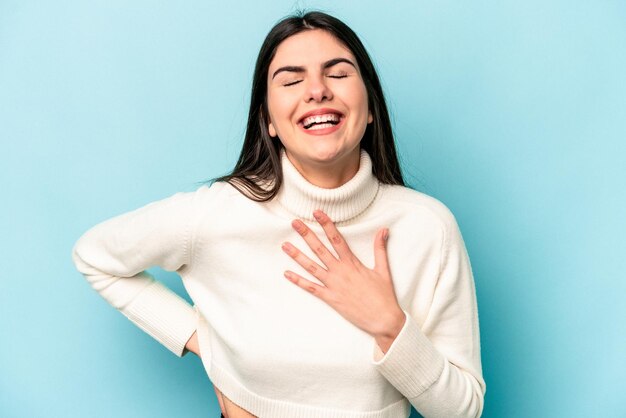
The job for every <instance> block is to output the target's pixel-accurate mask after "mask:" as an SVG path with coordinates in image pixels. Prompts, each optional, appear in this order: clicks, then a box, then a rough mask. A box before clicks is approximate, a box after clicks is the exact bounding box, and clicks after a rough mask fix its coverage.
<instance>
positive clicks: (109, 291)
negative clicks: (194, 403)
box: [72, 187, 205, 357]
mask: <svg viewBox="0 0 626 418" xmlns="http://www.w3.org/2000/svg"><path fill="white" fill-rule="evenodd" d="M204 188H205V187H204ZM201 190H202V188H201V189H198V191H196V192H190V193H182V192H181V193H176V194H174V195H172V196H170V197H168V198H166V199H163V200H160V201H157V202H152V203H150V204H148V205H146V206H143V207H141V208H139V209H136V210H134V211H131V212H128V213H125V214H122V215H119V216H117V217H114V218H111V219H109V220H106V221H104V222H102V223H100V224H98V225H96V226H94V227H92V228H91V229H89V230H88V231H87V232H85V233H84V234H83V235H82V236H81V237H80V239H79V240H78V241H77V242H76V244H75V245H74V248H73V254H72V257H73V260H74V264H75V265H76V268H77V269H78V270H79V271H80V272H81V273H82V274H83V275H84V276H85V278H86V279H87V282H88V283H89V284H90V285H91V286H92V288H93V289H94V290H96V291H97V292H98V293H99V294H100V295H101V296H102V297H103V298H104V299H105V300H106V301H107V302H108V303H109V304H111V305H112V306H113V307H115V308H116V309H118V310H119V311H120V312H122V314H124V315H125V316H126V317H127V318H128V319H130V320H131V321H132V322H133V323H134V324H135V325H137V326H138V327H139V328H141V329H142V330H144V331H145V332H146V333H148V334H149V335H150V336H152V337H153V338H155V339H156V340H157V341H159V342H160V343H161V344H163V345H164V346H165V347H166V348H168V349H169V350H170V351H172V352H173V353H174V354H176V355H177V356H179V357H182V355H183V354H184V353H185V352H186V351H185V350H184V347H185V344H186V343H187V341H188V340H189V338H190V337H191V335H192V334H193V332H194V331H195V327H196V320H195V311H194V309H193V307H192V306H191V305H189V304H188V303H187V302H186V301H185V300H184V299H183V298H181V297H180V296H178V295H177V294H176V293H174V292H173V291H171V290H170V289H168V288H167V287H166V286H164V285H163V284H161V283H160V282H158V281H156V280H154V278H153V277H152V276H151V275H150V274H149V273H147V272H146V271H144V270H146V269H148V268H150V267H152V266H159V267H161V268H163V269H165V270H168V271H176V270H178V269H180V268H181V267H183V266H185V265H187V264H188V263H189V262H190V260H191V248H190V246H191V227H192V225H191V222H192V219H193V217H194V216H193V212H194V203H195V200H196V199H198V194H199V193H200V191H201Z"/></svg>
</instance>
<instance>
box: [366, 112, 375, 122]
mask: <svg viewBox="0 0 626 418" xmlns="http://www.w3.org/2000/svg"><path fill="white" fill-rule="evenodd" d="M372 122H374V116H372V112H367V123H368V124H369V123H372Z"/></svg>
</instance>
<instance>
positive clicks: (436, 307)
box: [373, 217, 486, 418]
mask: <svg viewBox="0 0 626 418" xmlns="http://www.w3.org/2000/svg"><path fill="white" fill-rule="evenodd" d="M410 311H411V309H408V310H405V311H404V313H405V315H406V321H405V323H404V326H403V328H402V330H401V331H400V333H399V334H398V336H397V337H396V339H395V340H394V342H393V343H392V344H391V346H390V347H389V350H387V351H386V353H383V352H382V351H381V349H380V347H378V346H375V348H374V362H373V363H374V364H375V365H376V367H377V369H378V370H379V371H380V373H381V374H382V375H383V376H385V378H387V380H389V382H390V383H391V384H392V385H394V387H396V388H397V389H398V390H399V391H400V392H401V393H402V394H403V395H404V396H405V397H406V398H407V399H408V400H409V402H410V403H411V404H412V405H413V407H414V408H415V409H416V410H417V411H418V412H419V413H420V414H422V415H423V416H424V417H425V418H456V417H458V418H477V417H480V416H481V414H482V411H483V404H484V395H485V391H486V385H485V382H484V380H483V377H482V365H481V358H480V332H479V326H478V309H477V302H476V292H475V288H474V279H473V275H472V271H471V266H470V262H469V258H468V256H467V251H466V249H465V245H464V243H463V239H462V237H461V234H460V231H459V230H458V226H457V225H456V221H454V218H452V217H451V219H450V220H449V222H448V223H447V225H446V228H445V231H444V241H443V244H442V256H441V266H440V274H439V278H438V281H437V284H436V288H435V292H434V297H433V302H432V304H431V307H430V310H429V313H428V317H427V318H426V321H425V322H424V324H423V326H422V327H421V328H420V326H419V325H418V324H417V322H416V321H415V320H414V317H413V316H412V315H411V312H410Z"/></svg>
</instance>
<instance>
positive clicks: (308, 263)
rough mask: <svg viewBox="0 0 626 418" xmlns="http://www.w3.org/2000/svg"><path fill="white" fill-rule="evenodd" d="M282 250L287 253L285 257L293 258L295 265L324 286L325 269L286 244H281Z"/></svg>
mask: <svg viewBox="0 0 626 418" xmlns="http://www.w3.org/2000/svg"><path fill="white" fill-rule="evenodd" d="M282 249H283V251H284V252H285V253H287V255H289V256H290V257H291V258H293V259H294V260H295V261H296V263H298V264H300V265H301V266H302V267H304V269H305V270H306V271H308V272H309V273H311V274H312V275H313V276H314V277H316V278H317V279H319V281H321V282H322V283H324V284H326V277H327V275H328V271H327V270H326V269H324V268H323V267H322V266H320V265H319V264H317V263H316V262H315V261H313V260H311V259H310V258H309V257H307V255H306V254H304V253H303V252H302V251H300V250H299V249H297V248H296V247H294V246H293V245H291V244H290V243H288V242H285V243H283V245H282Z"/></svg>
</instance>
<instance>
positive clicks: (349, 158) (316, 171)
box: [285, 147, 361, 189]
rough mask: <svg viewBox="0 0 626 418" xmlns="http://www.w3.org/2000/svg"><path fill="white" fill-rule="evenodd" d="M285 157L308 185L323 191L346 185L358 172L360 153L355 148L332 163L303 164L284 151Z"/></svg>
mask: <svg viewBox="0 0 626 418" xmlns="http://www.w3.org/2000/svg"><path fill="white" fill-rule="evenodd" d="M285 155H286V156H287V158H289V161H290V162H291V164H293V166H294V167H295V168H296V170H298V172H299V173H300V174H301V175H302V177H304V178H305V179H306V180H307V181H308V182H309V183H311V184H313V185H315V186H317V187H321V188H323V189H335V188H337V187H339V186H342V185H343V184H345V183H347V182H348V181H349V180H350V179H351V178H353V177H354V176H355V175H356V173H357V172H358V171H359V165H360V162H361V151H360V149H359V148H358V147H357V148H355V149H354V150H353V151H352V152H351V153H350V154H348V155H346V156H344V157H342V158H341V159H340V160H338V161H334V162H332V163H316V162H311V163H307V164H303V163H302V162H301V161H298V160H297V159H296V158H294V157H293V155H291V154H290V153H289V151H286V150H285Z"/></svg>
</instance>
